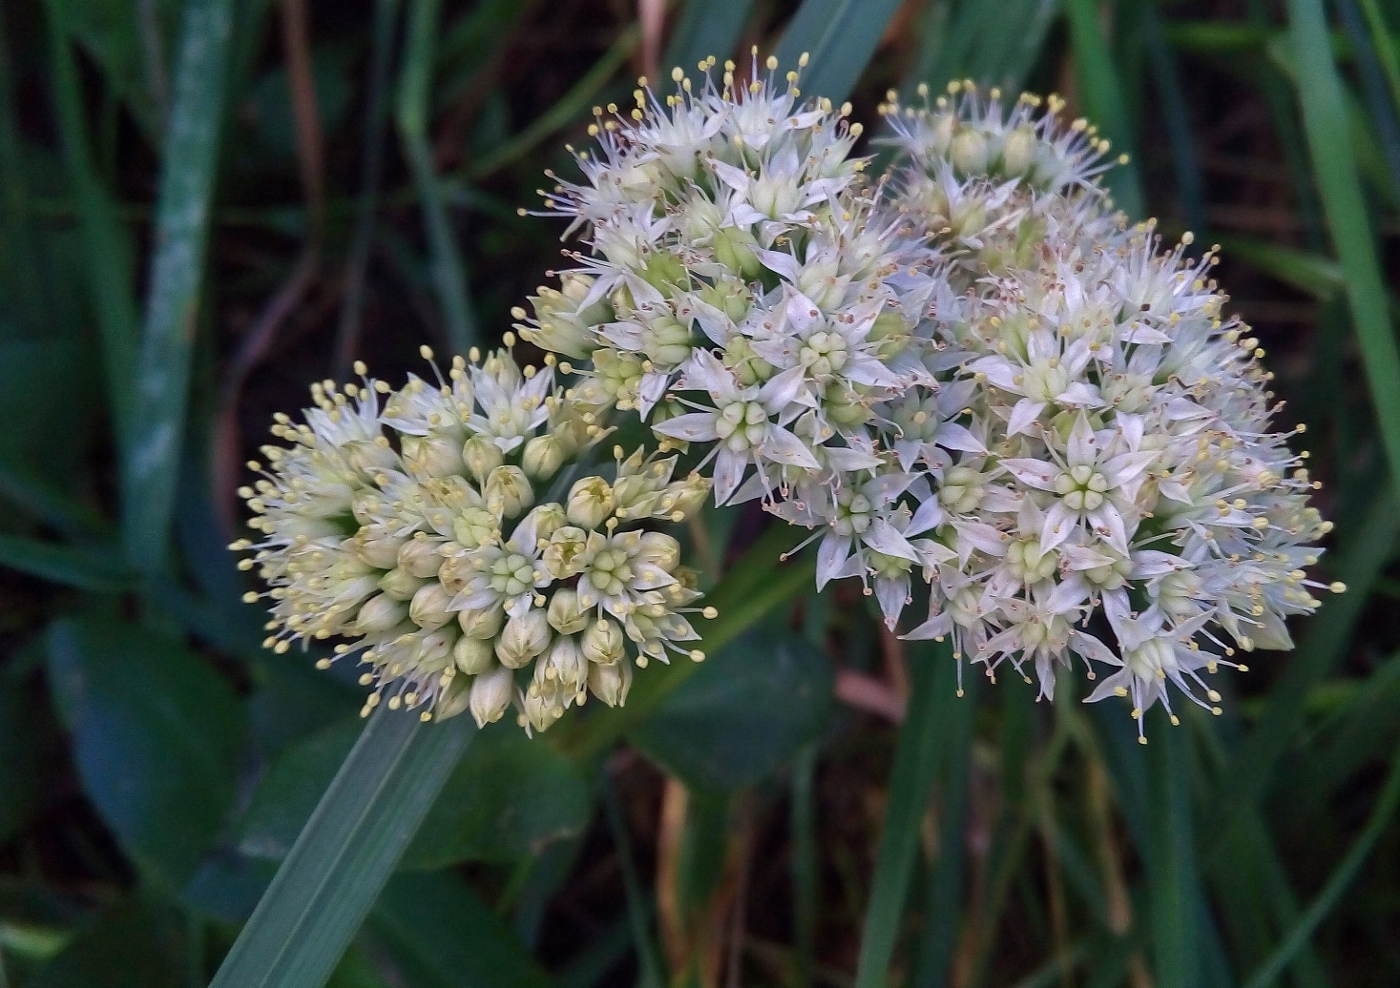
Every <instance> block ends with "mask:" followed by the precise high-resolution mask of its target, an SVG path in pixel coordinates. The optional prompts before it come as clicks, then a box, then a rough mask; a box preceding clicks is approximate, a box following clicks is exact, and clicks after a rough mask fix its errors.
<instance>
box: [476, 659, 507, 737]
mask: <svg viewBox="0 0 1400 988" xmlns="http://www.w3.org/2000/svg"><path fill="white" fill-rule="evenodd" d="M514 689H515V680H514V678H513V677H512V676H511V671H510V670H509V669H504V668H502V669H493V670H492V671H491V672H487V673H482V674H481V675H480V676H477V677H476V678H475V679H473V680H472V688H471V711H472V717H473V718H474V719H475V720H476V726H477V727H485V726H486V725H487V724H491V723H494V722H496V721H498V720H500V719H501V715H502V714H504V713H505V712H506V710H507V709H508V708H509V707H510V701H511V694H512V693H513V692H514Z"/></svg>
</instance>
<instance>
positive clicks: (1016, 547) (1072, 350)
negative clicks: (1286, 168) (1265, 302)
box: [884, 84, 1343, 736]
mask: <svg viewBox="0 0 1400 988" xmlns="http://www.w3.org/2000/svg"><path fill="white" fill-rule="evenodd" d="M950 91H951V92H950V96H951V98H949V97H940V98H939V99H937V100H936V101H933V102H929V101H928V100H927V99H926V98H925V100H924V103H923V106H922V107H920V108H916V109H906V108H903V107H900V106H899V105H898V104H897V103H895V102H893V101H892V102H891V103H890V104H889V105H887V106H886V107H885V108H884V110H885V113H886V114H887V116H888V118H889V120H890V121H891V123H892V124H893V128H894V132H895V135H896V136H895V137H894V139H893V143H894V144H895V145H896V146H897V147H898V148H899V149H900V150H901V151H902V152H903V153H904V155H903V157H904V161H905V163H904V164H903V166H901V167H900V169H899V171H898V172H897V174H896V178H895V181H894V183H893V187H894V193H893V195H892V196H891V198H890V200H889V202H888V205H887V207H886V208H887V209H889V210H890V211H892V212H894V213H897V214H898V215H900V216H903V217H905V218H906V219H907V220H908V223H909V226H908V231H907V232H908V234H909V235H910V237H911V238H912V243H911V250H913V251H915V252H916V253H920V252H921V253H922V255H923V258H924V260H925V261H926V262H931V263H932V264H933V265H934V269H933V274H932V278H933V279H934V281H935V282H937V283H938V290H937V292H936V293H935V304H934V305H933V306H931V307H930V309H929V312H928V317H929V318H928V319H927V321H926V322H925V324H924V328H923V329H922V330H921V331H926V332H928V333H929V334H930V335H931V337H932V339H933V340H934V341H935V346H936V349H937V351H938V353H939V357H938V361H937V365H936V367H937V370H938V375H937V376H938V379H939V380H938V383H937V384H936V385H935V386H934V388H933V389H932V391H933V394H935V395H938V396H940V397H941V396H945V395H948V394H956V395H957V398H956V400H954V401H952V402H951V403H950V402H947V401H944V402H942V408H943V420H944V421H945V422H952V423H956V424H957V425H959V426H960V427H961V428H963V429H965V430H966V432H967V433H969V434H970V435H971V436H973V437H974V438H975V439H976V444H975V445H973V446H969V447H967V448H963V449H959V450H952V451H950V450H947V449H946V448H944V449H938V450H925V451H924V452H923V453H921V455H920V458H919V463H918V465H917V467H916V468H915V469H917V470H918V471H921V472H926V473H927V475H928V477H929V478H930V479H931V486H932V487H933V489H934V490H936V491H937V503H938V505H939V507H938V509H936V512H935V513H936V515H937V517H936V519H934V521H933V525H934V531H935V533H936V535H935V540H936V543H937V545H938V546H939V547H940V548H939V558H937V559H936V560H935V562H934V564H933V565H932V566H930V567H928V569H927V570H926V573H925V575H926V577H927V578H928V580H929V584H930V589H931V594H930V597H931V600H930V616H929V618H928V620H927V621H926V622H924V623H923V624H922V625H920V626H919V627H918V628H916V629H915V630H914V631H913V632H911V634H910V636H909V637H914V638H930V637H933V638H942V637H944V636H948V635H951V636H952V637H953V639H954V641H955V643H956V646H957V651H958V653H959V654H960V655H965V656H967V657H969V658H971V659H972V660H973V661H976V662H981V663H985V664H986V666H987V669H988V673H989V674H991V673H993V672H994V670H996V668H997V667H998V666H999V665H1000V664H1001V663H1003V662H1010V663H1011V664H1012V665H1013V666H1014V667H1015V668H1016V669H1017V670H1018V671H1020V670H1024V668H1025V667H1030V668H1031V669H1033V670H1034V672H1035V675H1036V677H1037V678H1038V680H1039V684H1040V690H1041V693H1042V695H1044V696H1046V697H1049V696H1051V695H1052V692H1053V689H1054V685H1055V678H1056V674H1057V670H1058V669H1060V668H1063V667H1067V666H1068V665H1069V664H1070V659H1071V656H1072V655H1074V654H1078V655H1079V656H1081V657H1082V658H1083V659H1084V660H1085V663H1086V665H1087V666H1089V672H1088V675H1089V677H1090V678H1091V679H1092V678H1095V676H1096V672H1095V666H1107V667H1109V670H1110V673H1111V674H1110V675H1108V676H1107V677H1106V678H1105V679H1104V681H1103V682H1102V683H1101V684H1100V685H1099V687H1098V688H1097V689H1096V690H1095V691H1094V692H1093V693H1092V694H1091V695H1090V696H1089V699H1090V700H1097V699H1100V698H1102V697H1105V696H1108V695H1114V694H1116V695H1119V696H1126V697H1129V698H1130V699H1131V702H1132V709H1133V715H1134V717H1136V718H1138V720H1139V731H1140V732H1141V715H1142V713H1143V712H1144V711H1145V710H1146V709H1148V708H1149V707H1151V706H1152V705H1153V704H1154V703H1155V702H1157V701H1161V702H1162V703H1164V704H1165V705H1166V706H1167V708H1168V710H1169V711H1170V709H1171V703H1170V692H1169V687H1175V688H1176V689H1177V690H1179V691H1180V692H1181V693H1182V694H1183V695H1185V696H1187V697H1189V698H1190V699H1192V700H1194V701H1195V702H1197V703H1199V704H1201V705H1202V706H1205V707H1207V708H1209V709H1212V710H1214V711H1215V712H1217V713H1218V712H1219V707H1218V706H1217V702H1218V701H1219V699H1220V695H1219V693H1218V692H1217V691H1216V690H1215V689H1213V688H1212V687H1211V686H1210V685H1209V684H1208V682H1207V681H1206V679H1205V676H1204V675H1203V674H1209V673H1212V672H1214V671H1215V670H1216V668H1217V667H1218V666H1221V665H1235V666H1238V667H1239V668H1241V669H1243V668H1244V667H1243V666H1242V665H1239V663H1238V657H1239V654H1238V653H1239V651H1246V652H1247V651H1250V650H1252V649H1254V648H1256V647H1261V648H1291V647H1292V641H1291V639H1290V638H1289V634H1288V631H1287V628H1286V627H1285V624H1284V619H1285V618H1286V617H1287V616H1288V615H1290V614H1299V613H1306V612H1310V611H1312V610H1313V609H1315V608H1316V607H1317V606H1318V600H1317V598H1316V597H1314V596H1313V594H1312V590H1314V589H1318V588H1319V587H1321V586H1323V585H1321V584H1318V583H1315V582H1313V581H1310V580H1309V579H1308V578H1307V576H1306V574H1305V571H1304V568H1305V567H1307V566H1309V565H1312V564H1313V563H1315V562H1316V561H1317V557H1318V554H1319V550H1318V549H1317V548H1315V546H1314V545H1313V543H1315V542H1316V541H1317V540H1318V539H1319V538H1320V537H1321V536H1323V535H1324V534H1325V533H1326V532H1327V531H1328V530H1329V529H1330V524H1329V523H1327V522H1325V521H1323V520H1322V519H1321V517H1320V516H1319V515H1318V512H1317V511H1316V509H1314V508H1312V507H1310V506H1309V505H1308V503H1307V498H1308V492H1309V491H1310V490H1311V489H1312V488H1315V487H1316V486H1318V485H1317V484H1316V482H1314V481H1312V480H1311V479H1310V478H1309V476H1308V472H1307V470H1306V469H1305V468H1304V466H1303V463H1302V460H1303V458H1304V457H1305V456H1306V454H1294V453H1292V452H1290V451H1289V449H1288V448H1287V446H1286V440H1287V439H1288V438H1289V437H1290V436H1292V435H1294V434H1296V433H1297V432H1301V431H1302V427H1301V426H1299V427H1298V428H1297V429H1296V430H1295V431H1294V432H1289V433H1278V432H1275V431H1273V430H1272V428H1271V426H1270V417H1271V414H1273V413H1274V412H1276V411H1278V410H1279V407H1280V406H1279V405H1278V404H1277V403H1275V402H1274V400H1273V395H1272V393H1271V392H1270V391H1269V390H1268V389H1269V382H1270V380H1271V378H1272V375H1271V374H1270V373H1268V372H1267V371H1265V370H1263V369H1262V367H1261V366H1260V364H1259V358H1260V357H1262V356H1263V355H1264V351H1263V350H1262V349H1260V347H1259V341H1258V340H1257V339H1255V338H1253V337H1251V336H1250V335H1249V327H1248V326H1246V325H1245V324H1244V323H1242V322H1241V321H1240V320H1239V319H1238V317H1234V316H1226V315H1225V314H1224V313H1223V308H1224V305H1225V302H1226V300H1227V299H1226V296H1225V295H1224V294H1223V293H1221V292H1220V291H1219V289H1218V288H1217V286H1216V284H1215V282H1214V280H1213V279H1211V278H1210V269H1211V267H1212V266H1213V265H1214V263H1215V261H1216V255H1215V251H1214V250H1211V251H1207V252H1206V253H1205V255H1204V256H1203V257H1201V258H1200V259H1198V260H1192V259H1189V258H1188V257H1187V256H1186V254H1185V248H1186V247H1187V246H1189V245H1190V243H1191V238H1190V236H1189V235H1187V236H1186V237H1184V238H1183V240H1182V242H1181V243H1180V244H1179V245H1177V246H1176V247H1174V248H1172V249H1163V247H1162V244H1161V238H1160V237H1159V236H1158V235H1157V234H1156V233H1155V230H1154V227H1153V225H1152V224H1151V223H1146V224H1138V225H1135V226H1129V225H1127V223H1126V221H1125V220H1124V219H1123V218H1122V216H1121V215H1117V214H1115V213H1114V212H1113V211H1112V208H1111V203H1110V202H1109V201H1108V199H1107V196H1106V194H1105V193H1104V191H1103V190H1102V189H1101V188H1100V187H1099V186H1098V185H1097V184H1096V183H1095V182H1094V178H1095V176H1096V175H1097V174H1098V173H1100V172H1101V171H1103V170H1104V168H1105V165H1104V162H1103V155H1104V153H1105V152H1107V150H1108V147H1107V143H1106V142H1104V141H1102V140H1101V139H1099V138H1098V137H1096V136H1095V135H1094V133H1093V130H1092V128H1089V127H1087V126H1086V125H1085V124H1084V123H1083V121H1075V122H1074V123H1072V124H1071V125H1070V126H1069V127H1064V126H1061V125H1060V124H1059V123H1058V121H1057V118H1056V114H1057V113H1058V111H1059V110H1060V109H1061V108H1062V105H1063V104H1062V103H1060V102H1059V101H1058V100H1056V99H1055V98H1053V97H1052V98H1051V99H1050V100H1049V101H1046V103H1045V104H1042V102H1041V101H1040V100H1038V99H1036V98H1034V97H1029V96H1023V97H1021V98H1020V99H1019V100H1017V101H1016V102H1015V103H1014V104H1012V105H1011V106H1009V107H1008V106H1005V105H1003V103H1002V101H1001V99H1000V98H999V95H998V94H997V93H996V91H995V90H993V91H991V92H989V93H988V92H979V91H977V90H976V89H974V88H973V87H971V86H962V85H958V84H954V85H953V86H951V87H950ZM925 95H926V94H925ZM919 267H920V269H921V270H924V269H926V265H920V266H919ZM1331 589H1332V590H1334V591H1340V590H1341V589H1343V588H1342V587H1341V585H1340V584H1333V585H1331ZM1110 643H1111V644H1110ZM1022 674H1023V675H1024V674H1025V673H1024V671H1023V672H1022ZM1173 720H1175V715H1173ZM1140 736H1141V734H1140Z"/></svg>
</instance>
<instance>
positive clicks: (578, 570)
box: [234, 350, 712, 730]
mask: <svg viewBox="0 0 1400 988" xmlns="http://www.w3.org/2000/svg"><path fill="white" fill-rule="evenodd" d="M425 356H426V357H429V358H431V354H430V353H426V352H425ZM356 370H357V372H358V373H360V374H361V376H362V383H361V384H358V385H357V384H349V385H346V386H345V388H344V389H343V390H339V389H337V388H336V387H335V385H334V384H333V383H332V382H325V383H322V384H317V385H314V386H313V387H312V395H313V397H314V399H315V402H316V406H317V407H315V408H312V409H308V410H307V411H306V413H305V422H304V424H295V423H293V422H292V421H291V419H290V418H288V417H287V416H278V420H277V424H276V425H275V426H274V427H273V434H274V435H275V436H276V437H277V438H278V439H281V440H283V441H284V442H286V443H289V444H290V445H288V446H267V447H264V449H263V452H264V455H265V456H266V458H267V461H268V466H267V467H266V468H265V469H264V468H263V467H262V466H261V465H259V464H253V465H252V466H253V468H254V469H257V470H260V471H262V472H263V478H264V479H262V480H259V481H258V482H257V484H256V485H255V486H254V487H253V488H245V489H243V491H242V492H241V493H242V494H243V495H244V496H245V497H246V498H247V499H248V503H249V506H250V507H251V508H252V510H253V511H254V512H255V516H254V518H253V519H252V520H251V521H250V522H249V524H250V526H251V527H252V528H254V529H257V530H259V531H260V532H261V533H262V538H261V539H260V540H259V541H257V542H249V541H247V540H242V541H240V542H238V543H235V545H234V548H235V549H238V550H250V549H251V550H253V551H254V555H253V556H252V557H250V558H248V559H245V560H244V561H243V562H242V564H241V565H242V567H243V568H245V569H251V568H253V567H257V568H258V569H259V571H260V574H261V576H262V577H263V579H265V580H266V581H267V582H268V584H269V585H270V587H271V589H270V590H269V591H268V592H267V594H266V595H265V596H267V597H269V598H271V600H272V621H271V622H270V623H269V625H268V630H269V632H270V635H269V638H268V640H267V642H266V644H267V645H268V646H270V647H273V648H275V649H276V650H278V651H285V650H286V649H287V648H288V647H290V645H291V643H293V642H295V641H297V640H298V639H300V640H303V641H305V640H308V639H313V638H315V639H325V638H332V637H339V638H344V639H347V640H346V641H343V642H341V643H340V644H337V645H336V646H335V655H336V656H337V657H342V656H349V655H354V656H357V657H358V659H359V661H360V662H361V663H364V664H366V665H368V666H369V670H368V671H367V672H365V673H364V675H363V676H362V677H361V680H360V681H361V683H362V684H363V685H365V686H373V687H374V692H373V693H372V694H371V695H370V697H369V700H368V702H367V703H366V704H365V708H364V713H368V712H369V711H370V710H371V709H373V708H374V707H375V706H376V705H377V704H378V703H379V702H380V701H381V699H382V698H383V697H385V696H386V695H387V697H388V701H387V702H388V704H389V706H390V707H398V706H401V705H402V706H406V707H409V708H421V710H422V718H423V719H424V720H428V719H430V718H431V717H432V716H434V715H436V716H437V717H449V716H453V715H454V714H457V713H460V712H462V711H463V710H466V709H470V710H471V713H472V716H473V717H475V719H476V720H477V722H478V723H480V724H485V723H487V722H490V721H494V720H497V719H499V718H500V717H501V716H502V714H504V713H505V711H506V710H507V709H508V708H509V707H510V706H512V704H513V705H515V706H516V707H517V709H518V711H519V714H518V720H519V721H520V723H521V724H522V725H525V726H527V727H529V728H532V729H534V730H544V729H545V728H547V727H549V725H550V724H552V723H553V722H554V721H555V720H557V719H558V718H559V716H560V715H561V714H562V713H563V711H564V710H565V709H566V708H567V707H569V706H571V705H572V704H574V703H576V702H577V703H583V702H584V700H585V698H586V697H587V695H588V693H592V694H593V695H594V696H596V697H598V698H599V699H601V700H603V702H605V703H608V704H610V705H617V704H621V703H622V702H623V700H624V699H625V698H626V695H627V691H628V688H629V686H630V685H631V682H632V667H633V664H634V663H635V664H636V665H637V666H645V665H646V664H647V661H648V659H650V658H656V659H660V660H662V661H666V660H667V658H668V653H670V652H675V653H678V654H681V655H689V656H690V657H692V658H696V659H698V658H702V657H703V656H702V655H701V654H700V653H699V652H698V651H691V650H689V648H688V646H686V645H684V644H682V643H686V642H691V641H693V640H694V639H696V638H697V637H698V636H697V635H696V633H695V631H694V629H693V628H692V627H691V624H690V621H689V619H688V618H687V616H686V615H687V613H691V612H693V611H694V610H695V609H694V608H692V607H690V606H689V605H691V604H692V603H693V602H694V601H695V600H696V599H697V598H698V597H699V596H700V595H699V593H698V592H697V591H696V590H695V589H694V582H695V581H694V579H693V576H692V574H691V573H690V572H689V571H687V570H686V569H685V568H684V567H682V566H681V565H680V561H681V560H680V545H679V543H677V542H676V540H675V539H673V538H672V537H671V536H669V535H666V534H664V533H661V532H658V531H652V530H649V529H648V526H649V525H650V524H652V523H655V522H673V521H679V520H682V519H683V518H685V517H686V515H687V514H689V513H690V512H692V511H693V510H695V509H696V508H697V507H698V506H699V505H700V504H701V503H702V502H703V501H704V499H705V497H706V496H707V494H708V491H709V485H708V483H707V482H706V481H704V480H702V479H701V478H699V477H698V476H695V475H692V476H691V477H689V478H688V479H683V480H673V479H672V472H673V469H674V467H675V459H674V458H670V459H661V458H659V457H656V456H651V457H644V456H643V455H642V453H641V452H638V453H636V454H634V455H632V456H630V457H627V458H623V456H622V453H621V450H620V449H619V450H617V451H616V463H615V465H614V468H613V469H612V470H611V471H609V478H607V479H605V478H604V477H602V476H586V477H584V478H583V479H579V480H576V481H573V482H572V483H570V482H569V481H570V476H571V474H570V469H569V468H570V465H571V464H577V463H578V461H579V459H580V457H581V455H582V454H583V453H584V452H585V451H586V450H587V449H588V448H589V447H590V446H592V445H594V444H595V443H596V442H597V441H598V440H600V439H601V438H602V437H603V435H604V430H603V429H602V428H600V427H599V426H597V425H591V424H589V423H587V422H585V421H584V420H583V418H582V417H580V415H579V414H578V412H577V409H576V408H575V407H574V406H573V405H572V404H571V403H569V402H566V401H564V400H562V395H561V391H560V389H559V388H558V387H556V386H555V385H554V383H553V372H552V370H551V369H548V368H546V369H545V370H543V371H540V372H536V370H535V369H534V368H532V367H525V368H523V369H522V368H521V367H519V366H518V365H517V364H516V362H515V359H514V357H513V356H512V354H511V353H510V351H508V350H501V351H498V352H496V353H494V354H491V355H489V356H488V357H487V358H486V359H485V360H484V361H481V362H478V360H477V357H476V355H475V353H474V354H473V363H472V364H471V365H468V364H467V363H466V361H464V360H463V359H462V358H460V357H458V358H456V359H455V360H454V361H453V364H452V368H451V370H450V372H449V374H448V377H447V379H443V378H441V377H439V378H438V380H437V382H436V383H432V382H429V381H425V380H423V379H420V378H418V377H415V376H410V379H409V382H408V384H407V385H406V386H405V387H403V388H402V389H400V390H398V391H394V390H392V389H390V388H389V387H388V386H387V385H386V384H384V382H382V381H375V380H373V379H370V378H367V377H364V376H363V375H364V373H365V371H364V368H363V367H362V366H358V367H357V368H356ZM434 371H435V373H436V368H434ZM249 596H250V598H251V599H256V598H257V597H258V596H259V595H257V594H250V595H249ZM706 613H707V614H712V612H711V611H710V609H708V608H706ZM331 661H333V660H331V659H323V660H322V663H323V665H324V666H328V665H329V664H330V662H331ZM517 683H519V685H517Z"/></svg>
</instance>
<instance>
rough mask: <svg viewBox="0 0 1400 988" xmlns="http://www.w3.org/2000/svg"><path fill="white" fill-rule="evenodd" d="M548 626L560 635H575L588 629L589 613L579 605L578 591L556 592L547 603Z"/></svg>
mask: <svg viewBox="0 0 1400 988" xmlns="http://www.w3.org/2000/svg"><path fill="white" fill-rule="evenodd" d="M548 616H549V626H550V627H551V628H553V629H554V630H555V631H557V632H559V633H560V634H561V635H576V634H578V633H579V632H580V631H582V630H583V629H584V628H586V627H588V616H589V612H588V611H587V610H586V609H585V608H584V607H583V606H582V605H581V604H580V603H579V600H578V591H576V590H572V589H570V588H568V587H565V588H564V589H562V590H556V591H555V592H554V596H553V597H551V598H550V601H549V612H548Z"/></svg>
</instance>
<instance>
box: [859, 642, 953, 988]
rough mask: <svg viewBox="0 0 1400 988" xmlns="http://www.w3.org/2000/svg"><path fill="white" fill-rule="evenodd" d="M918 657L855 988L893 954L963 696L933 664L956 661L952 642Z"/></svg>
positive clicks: (872, 987) (863, 987) (877, 974)
mask: <svg viewBox="0 0 1400 988" xmlns="http://www.w3.org/2000/svg"><path fill="white" fill-rule="evenodd" d="M929 652H930V654H924V655H919V656H917V657H916V658H915V659H914V661H913V663H912V664H911V665H912V668H911V669H910V677H909V678H910V692H909V711H908V716H907V719H906V720H905V722H904V725H903V726H902V727H901V728H900V732H899V744H898V746H897V747H896V748H895V755H894V767H893V768H892V769H891V770H890V788H889V799H888V803H887V809H886V810H885V826H884V830H883V831H882V832H881V834H880V844H879V849H878V850H877V851H876V854H875V877H874V879H873V881H872V883H871V888H870V902H869V903H868V904H867V906H866V910H865V923H864V926H863V927H862V930H861V938H860V959H859V960H858V961H857V963H856V988H879V986H882V985H884V984H885V982H886V978H887V976H888V972H889V966H890V958H891V957H893V956H894V948H895V941H896V939H897V938H898V934H899V927H900V918H901V916H902V915H903V913H904V903H905V899H906V897H907V895H908V892H909V881H910V878H911V877H912V876H913V872H914V862H915V859H916V856H917V854H918V850H919V827H920V823H921V822H922V820H923V817H924V810H925V809H926V808H927V806H928V801H929V796H930V795H931V794H932V793H933V784H934V779H935V777H936V775H937V771H938V762H939V756H940V755H941V754H942V753H943V751H944V750H945V749H946V747H947V741H946V737H945V734H946V721H947V716H946V715H947V713H948V712H949V709H950V706H951V704H952V703H953V702H962V703H967V702H968V700H967V698H966V697H962V698H961V699H959V698H958V697H957V695H956V692H955V690H954V688H953V684H952V683H951V682H947V681H946V677H944V676H940V675H938V671H939V670H938V669H936V668H935V664H938V665H942V666H944V667H945V668H951V667H952V666H953V658H952V654H951V653H952V645H951V644H949V643H943V644H941V645H935V646H933V647H932V648H931V649H930V650H929Z"/></svg>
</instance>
